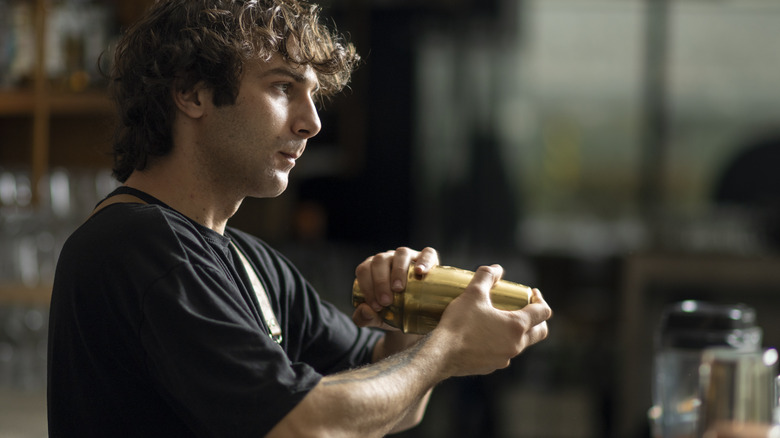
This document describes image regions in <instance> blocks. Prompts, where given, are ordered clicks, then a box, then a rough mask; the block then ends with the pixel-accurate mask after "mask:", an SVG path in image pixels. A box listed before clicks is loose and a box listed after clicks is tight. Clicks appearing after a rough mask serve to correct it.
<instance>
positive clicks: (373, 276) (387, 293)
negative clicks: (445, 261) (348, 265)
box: [355, 247, 439, 312]
mask: <svg viewBox="0 0 780 438" xmlns="http://www.w3.org/2000/svg"><path fill="white" fill-rule="evenodd" d="M438 264H439V255H438V253H437V252H436V250H434V249H433V248H425V249H423V250H422V251H419V252H418V251H415V250H413V249H410V248H406V247H401V248H398V249H396V250H394V251H385V252H383V253H379V254H376V255H374V256H371V257H369V258H367V259H366V260H365V261H363V263H361V264H360V265H358V267H357V269H356V270H355V276H356V277H357V280H358V284H359V285H360V289H361V290H362V292H363V295H364V296H365V299H366V303H367V304H368V305H369V306H370V307H371V308H372V309H373V310H374V311H375V312H378V311H380V310H381V309H382V308H383V307H386V306H389V305H391V304H392V303H393V299H394V294H396V293H399V292H402V291H403V290H404V289H405V288H406V280H407V277H408V275H409V266H412V265H414V267H415V273H416V274H417V275H425V274H427V273H428V272H429V271H430V269H431V268H432V267H433V266H436V265H438Z"/></svg>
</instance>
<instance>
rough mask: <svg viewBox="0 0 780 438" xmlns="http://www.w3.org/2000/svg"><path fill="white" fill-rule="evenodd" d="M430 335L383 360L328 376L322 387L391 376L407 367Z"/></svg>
mask: <svg viewBox="0 0 780 438" xmlns="http://www.w3.org/2000/svg"><path fill="white" fill-rule="evenodd" d="M429 336H430V335H426V336H424V337H422V338H420V340H419V341H417V343H415V344H414V345H412V346H411V347H409V348H407V349H406V350H403V351H401V352H398V353H395V354H393V355H392V356H388V357H386V358H385V359H383V360H381V361H379V362H377V363H374V364H371V365H366V366H364V367H361V368H355V369H352V370H349V371H344V372H341V373H338V374H334V375H332V376H330V378H329V379H328V380H327V381H323V382H322V383H323V384H324V385H343V384H345V383H356V382H365V381H367V380H376V379H380V378H382V377H385V376H388V375H391V374H393V373H395V372H397V371H398V370H400V369H403V368H404V367H406V366H408V365H409V364H410V363H411V362H412V360H414V358H415V357H417V355H418V354H419V353H420V350H422V348H423V347H424V346H425V344H426V343H427V342H428V338H429Z"/></svg>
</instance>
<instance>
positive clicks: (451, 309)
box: [431, 265, 552, 378]
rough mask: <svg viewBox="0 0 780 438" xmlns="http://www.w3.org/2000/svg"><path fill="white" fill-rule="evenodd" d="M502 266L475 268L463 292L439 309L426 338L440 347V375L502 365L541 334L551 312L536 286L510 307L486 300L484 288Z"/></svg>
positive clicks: (487, 292)
mask: <svg viewBox="0 0 780 438" xmlns="http://www.w3.org/2000/svg"><path fill="white" fill-rule="evenodd" d="M503 272H504V270H503V268H501V267H500V266H498V265H492V266H481V267H480V268H479V269H477V272H476V274H475V275H474V278H473V279H472V281H471V283H469V285H468V287H466V289H465V290H464V292H463V293H462V294H461V295H460V296H459V297H458V298H456V299H454V300H453V301H452V302H451V303H450V304H449V305H448V306H447V308H446V309H445V311H444V314H443V315H442V318H441V321H440V322H439V325H438V326H437V328H436V329H435V330H434V331H433V338H432V339H431V340H432V341H435V343H437V344H439V345H442V346H445V349H444V351H443V352H442V354H443V355H444V356H445V357H443V358H442V361H443V363H446V364H448V365H449V369H447V370H445V376H444V378H447V377H451V376H465V375H474V374H488V373H491V372H493V371H495V370H497V369H501V368H506V367H507V366H509V362H510V360H511V359H512V358H514V357H515V356H517V355H518V354H520V353H521V352H522V351H523V350H525V349H526V348H527V347H529V346H530V345H533V344H535V343H537V342H539V341H541V340H543V339H545V338H546V337H547V320H548V319H550V318H551V317H552V310H551V309H550V307H549V306H548V305H547V303H546V302H545V301H544V299H543V298H542V294H541V292H539V290H538V289H534V290H533V295H532V296H531V304H529V305H527V306H526V307H524V308H522V309H520V310H516V311H506V310H498V309H496V308H494V307H493V305H492V304H491V302H490V289H491V288H492V287H493V285H495V284H496V282H498V281H499V280H500V279H501V276H502V275H503Z"/></svg>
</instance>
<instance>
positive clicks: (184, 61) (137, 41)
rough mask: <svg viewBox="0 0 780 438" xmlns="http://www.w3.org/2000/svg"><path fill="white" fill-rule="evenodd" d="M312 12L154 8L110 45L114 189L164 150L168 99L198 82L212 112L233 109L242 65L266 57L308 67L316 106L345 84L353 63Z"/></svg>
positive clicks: (260, 6) (190, 0)
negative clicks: (206, 90) (208, 91)
mask: <svg viewBox="0 0 780 438" xmlns="http://www.w3.org/2000/svg"><path fill="white" fill-rule="evenodd" d="M319 15H320V8H319V6H317V5H314V4H310V3H306V2H303V1H297V0H159V1H158V2H157V3H155V4H154V5H153V6H152V7H151V8H150V9H149V11H148V12H147V13H146V15H144V17H143V18H142V19H141V20H139V21H138V22H137V23H136V24H135V25H133V26H132V27H131V28H130V29H129V30H128V31H127V33H126V34H125V35H124V37H123V38H122V39H121V41H120V42H119V44H118V45H117V48H116V52H115V55H114V62H113V66H112V69H111V73H110V75H109V76H110V77H109V79H110V91H111V95H112V97H113V99H114V101H115V103H116V106H117V109H118V112H119V120H118V125H117V129H116V133H115V139H114V145H113V154H114V169H113V171H114V176H115V177H116V178H117V179H118V180H119V181H121V182H124V181H126V180H127V178H128V177H129V176H130V174H131V173H132V172H133V171H134V170H142V169H144V168H145V167H146V166H147V165H148V164H149V161H150V159H153V158H154V157H159V156H164V155H166V154H167V153H168V152H169V151H170V150H171V148H172V146H173V144H172V133H171V128H172V123H173V118H174V115H175V111H174V104H173V100H172V97H171V91H172V89H173V87H177V89H178V90H177V91H184V90H189V89H191V88H192V87H193V86H195V85H196V84H197V83H199V82H203V83H205V84H206V85H207V86H208V87H210V88H212V89H213V90H214V104H215V105H217V106H221V105H232V104H234V103H235V100H236V97H237V94H238V88H239V83H240V79H241V75H242V72H243V70H244V63H245V62H246V61H248V60H250V59H265V60H269V59H270V58H271V57H272V56H273V55H274V54H279V55H281V56H283V57H284V58H285V59H286V60H288V61H290V62H292V63H295V64H299V65H311V66H312V68H313V69H314V71H315V72H316V74H317V78H318V80H319V85H320V88H319V91H318V96H317V97H318V99H320V100H322V98H324V97H329V96H332V95H333V94H335V93H337V92H339V91H341V90H342V89H343V88H344V87H345V86H346V85H347V83H348V82H349V79H350V76H351V74H352V71H353V70H354V68H355V66H356V65H357V63H358V62H359V61H360V57H359V56H358V55H357V53H356V52H355V47H354V46H353V45H352V44H351V43H348V42H346V41H345V40H344V38H343V37H342V36H341V35H339V34H337V33H336V32H335V30H331V29H329V28H327V27H326V26H325V25H324V24H322V23H320V17H319Z"/></svg>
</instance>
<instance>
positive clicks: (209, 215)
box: [125, 168, 242, 234]
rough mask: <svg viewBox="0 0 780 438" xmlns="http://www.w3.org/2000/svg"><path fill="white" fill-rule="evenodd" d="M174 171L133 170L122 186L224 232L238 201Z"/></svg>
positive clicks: (157, 169)
mask: <svg viewBox="0 0 780 438" xmlns="http://www.w3.org/2000/svg"><path fill="white" fill-rule="evenodd" d="M177 170H178V171H177ZM177 170H172V171H167V170H164V169H161V168H156V169H147V170H143V171H137V170H136V171H134V172H133V173H132V174H131V175H130V177H129V178H128V179H127V181H126V182H125V185H126V186H128V187H132V188H134V189H138V190H141V191H142V192H146V193H148V194H150V195H152V196H154V197H155V198H157V199H159V200H160V201H162V202H164V203H165V204H167V205H169V206H170V207H171V208H173V209H174V210H176V211H178V212H180V213H182V214H183V215H185V216H187V217H189V218H190V219H192V220H194V221H195V222H197V223H199V224H201V225H203V226H205V227H208V228H211V229H212V230H214V231H216V232H218V233H219V234H224V232H225V227H226V226H227V221H228V219H230V217H231V216H233V214H235V212H236V211H237V210H238V207H240V206H241V201H242V200H240V199H239V200H233V201H231V200H228V199H224V197H220V196H218V195H217V194H215V193H211V192H210V191H209V190H205V189H203V188H202V187H199V184H198V181H197V180H196V179H195V178H190V177H188V176H187V175H186V174H184V173H183V172H181V170H180V169H177Z"/></svg>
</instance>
